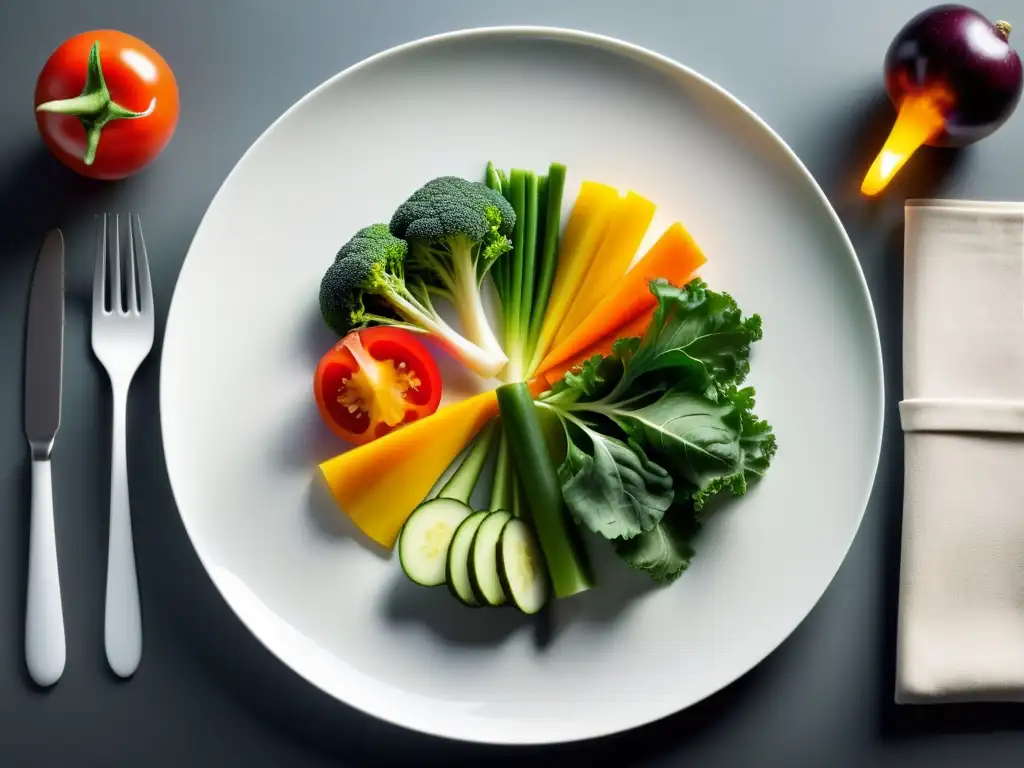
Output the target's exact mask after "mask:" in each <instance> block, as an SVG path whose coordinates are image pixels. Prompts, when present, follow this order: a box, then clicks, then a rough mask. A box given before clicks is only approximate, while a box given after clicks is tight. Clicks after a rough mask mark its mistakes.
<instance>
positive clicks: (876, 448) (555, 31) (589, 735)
mask: <svg viewBox="0 0 1024 768" xmlns="http://www.w3.org/2000/svg"><path fill="white" fill-rule="evenodd" d="M502 37H513V38H514V37H533V38H538V39H544V40H557V41H562V42H573V43H577V44H585V45H589V46H592V47H595V48H599V49H603V50H606V51H609V52H611V53H614V54H618V55H624V56H628V57H630V58H632V59H634V60H636V61H639V62H641V63H644V64H646V65H648V66H657V67H661V68H662V69H665V70H669V71H672V72H674V73H675V74H677V75H681V76H683V77H687V78H692V79H693V80H694V81H696V82H697V83H699V84H700V85H702V86H703V87H706V88H709V89H710V90H712V91H714V92H715V93H716V94H717V95H719V96H721V97H722V98H724V99H725V100H726V101H727V102H728V103H730V104H731V105H732V106H733V107H735V108H738V109H739V110H740V111H741V112H742V113H743V114H744V115H745V116H746V117H747V118H749V119H750V120H752V121H753V123H754V124H755V125H756V126H757V127H758V128H759V129H760V130H762V131H763V132H764V134H765V135H766V136H767V137H769V138H770V139H771V140H772V141H773V142H774V143H775V144H776V145H777V148H779V149H781V150H782V151H783V152H784V154H785V155H786V156H787V158H788V159H789V160H790V162H791V163H792V164H793V167H794V168H795V169H796V170H798V171H799V173H800V174H801V176H802V177H803V180H804V181H805V182H806V183H807V185H808V186H809V188H810V189H812V190H813V191H814V194H815V195H816V197H817V198H818V200H819V202H820V203H821V204H822V206H824V209H825V210H826V211H827V212H828V215H829V217H830V219H831V222H832V224H833V225H834V227H835V229H836V231H837V232H838V234H839V235H840V237H841V239H842V242H843V245H844V246H845V255H846V256H847V257H848V258H849V259H850V261H851V262H852V264H853V267H854V271H855V274H856V276H857V283H858V284H857V289H858V290H859V291H860V294H861V297H862V298H863V300H864V301H865V302H866V305H867V307H868V309H869V310H870V313H869V317H870V324H871V329H870V330H871V340H870V341H871V343H872V347H873V350H874V357H875V361H876V363H877V367H876V370H877V371H878V380H877V381H876V385H877V392H876V394H877V402H878V403H879V410H878V413H877V414H876V420H875V424H876V426H875V439H874V445H873V446H872V453H873V454H874V459H873V462H872V464H873V466H872V470H871V478H870V482H869V483H867V484H866V493H865V495H864V498H863V499H862V500H861V504H860V514H859V515H858V517H857V521H856V525H855V526H853V528H852V529H851V531H850V533H849V539H848V541H847V542H846V545H845V547H844V548H843V556H842V558H840V559H839V561H838V562H837V564H836V567H835V570H834V572H833V573H832V575H831V576H830V577H829V579H828V580H827V581H826V582H825V583H824V584H823V585H822V587H821V590H820V591H819V593H818V596H817V597H816V598H815V600H814V601H813V602H812V603H811V604H810V605H809V606H808V608H807V610H806V611H805V612H804V614H803V616H802V617H801V618H800V620H799V621H798V622H797V623H796V624H795V625H794V626H793V628H792V629H790V630H789V631H788V632H786V633H784V634H783V635H782V636H781V637H780V638H779V639H778V642H776V643H775V644H774V645H772V646H771V647H768V648H766V649H765V651H764V653H763V654H762V655H760V656H759V657H757V658H756V659H755V660H754V661H753V663H752V664H751V665H750V666H749V667H747V668H746V669H744V670H742V671H741V672H739V673H738V674H736V675H735V676H734V677H732V679H731V680H727V681H724V682H723V683H722V684H721V685H720V686H719V687H718V688H716V689H715V690H711V691H708V692H707V693H706V694H705V695H704V696H703V697H702V698H700V699H697V700H695V701H692V702H690V703H689V704H683V705H681V706H679V707H672V708H671V709H669V710H668V711H665V712H663V713H662V714H660V715H657V716H655V717H650V718H648V719H646V720H643V721H641V722H636V723H629V724H627V725H625V726H622V727H610V728H609V727H601V726H599V727H596V728H592V729H590V730H589V731H586V732H582V729H581V732H579V733H573V734H571V735H568V736H567V737H565V738H562V737H550V738H546V737H545V738H539V739H538V738H532V737H530V736H529V735H528V734H527V733H525V732H522V731H520V732H517V733H516V734H515V736H512V735H508V736H506V737H505V738H474V737H473V736H472V734H466V733H456V732H454V730H453V729H445V728H443V727H441V728H433V729H431V728H427V727H421V726H418V725H415V724H409V723H406V722H402V720H401V718H400V717H395V716H393V715H392V714H391V713H389V712H386V711H383V710H382V709H381V708H372V707H368V706H360V705H359V704H356V703H352V702H349V701H347V700H345V699H342V698H340V697H338V696H336V695H335V694H334V693H333V692H332V691H329V690H327V689H326V688H324V687H323V686H321V685H320V684H319V683H318V682H317V680H315V679H313V678H312V677H311V676H309V675H306V674H304V673H303V672H300V671H299V670H297V669H295V668H294V667H293V666H292V665H291V664H290V663H289V662H288V661H286V660H285V659H284V658H283V657H282V656H281V655H280V654H279V653H278V652H277V651H276V650H275V649H274V648H272V647H270V645H269V644H268V643H267V642H266V641H265V640H264V638H262V637H261V636H260V635H259V634H258V633H257V632H256V631H255V630H254V629H253V627H252V626H251V625H250V622H249V620H248V617H246V616H244V615H243V613H242V612H240V610H239V609H238V608H237V607H236V606H235V605H234V604H233V603H232V601H231V600H230V599H229V598H228V595H227V594H226V592H225V590H224V588H223V586H222V584H221V583H220V582H219V581H218V579H217V578H216V576H215V575H214V574H215V573H216V569H215V568H213V567H211V564H210V563H209V562H207V558H206V556H205V555H204V553H203V552H202V550H201V549H200V546H199V545H198V543H197V540H196V538H195V537H194V535H193V532H192V530H190V528H189V524H188V521H187V520H186V517H185V515H183V514H182V513H181V509H180V507H179V506H178V503H177V498H178V494H177V493H175V489H174V486H175V481H174V476H173V473H172V472H171V466H170V461H169V459H168V458H167V456H166V446H164V454H165V464H166V469H167V477H168V484H169V486H170V489H171V495H172V497H173V498H174V501H175V509H176V510H177V511H178V516H179V518H180V519H181V522H182V525H183V527H184V528H185V533H186V535H187V536H188V538H189V541H190V543H191V544H192V548H193V550H194V551H195V553H196V556H197V557H198V558H199V561H200V563H201V564H202V566H203V569H204V570H205V571H206V573H207V575H208V576H209V578H210V581H211V582H213V585H214V587H215V588H216V589H217V592H218V593H219V594H220V596H221V598H222V599H223V600H224V602H225V603H226V604H227V605H228V607H229V608H230V609H231V611H232V613H234V615H235V616H236V617H237V618H238V619H239V621H240V622H241V623H242V625H243V626H245V628H246V629H247V630H248V631H249V633H250V634H251V635H252V636H253V637H255V638H256V640H257V641H258V642H259V643H260V644H261V645H262V646H263V647H264V648H266V649H267V651H268V652H270V654H271V655H273V656H274V657H275V658H276V659H277V660H278V661H280V662H281V663H282V664H283V665H284V666H286V667H288V668H289V669H290V670H292V671H293V672H294V673H295V674H297V675H298V676H299V677H302V678H303V679H305V680H306V681H307V682H308V683H310V684H311V685H312V686H314V687H315V688H317V689H318V690H320V691H322V692H323V693H325V694H326V695H328V696H329V697H331V698H332V699H334V700H336V701H339V702H340V703H342V704H344V705H345V706H348V707H351V708H353V709H355V710H357V711H359V712H362V713H363V714H367V715H370V716H371V717H375V718H377V719H380V720H383V721H385V722H388V723H390V724H392V725H395V726H397V727H400V728H404V729H407V730H411V731H414V732H419V733H423V734H426V735H429V736H435V737H441V738H447V739H452V740H455V741H462V742H468V743H482V744H492V745H504V746H515V745H519V746H525V745H542V744H560V743H561V744H565V743H575V742H580V741H585V740H588V739H593V738H602V737H605V736H611V735H614V734H618V733H625V732H629V731H633V730H636V729H638V728H642V727H644V726H646V725H650V724H652V723H655V722H659V721H661V720H664V719H666V718H668V717H670V716H672V715H674V714H677V713H679V712H681V711H684V710H686V709H688V708H690V707H692V706H694V705H695V704H698V703H699V702H701V701H704V700H706V699H707V698H709V697H710V696H713V695H714V694H716V693H718V692H719V691H721V690H723V689H725V688H726V687H728V686H729V685H732V684H733V683H735V682H736V681H737V680H739V679H740V678H742V677H743V676H745V675H747V674H748V673H749V672H750V671H751V670H752V669H754V668H755V667H757V666H758V665H759V664H760V663H761V662H763V661H764V659H766V658H767V657H768V656H770V655H771V654H772V653H773V652H774V651H775V650H776V649H777V648H778V647H779V646H780V645H781V644H782V643H783V642H785V641H786V640H787V639H788V638H789V637H790V635H792V633H793V632H794V631H796V629H797V627H799V626H800V625H801V624H802V623H803V622H804V621H805V620H806V618H807V616H808V615H809V614H810V612H811V610H813V608H814V607H815V606H816V605H817V604H818V603H819V602H820V601H821V598H822V596H823V595H824V593H825V592H826V591H827V589H828V587H829V586H830V585H831V583H832V581H833V580H834V579H835V576H836V574H837V573H838V572H839V569H840V567H841V566H842V564H843V563H844V562H845V560H846V557H847V555H848V554H849V550H850V547H851V546H852V545H853V541H854V539H855V537H856V534H857V532H858V531H859V530H860V526H861V524H862V522H863V519H864V515H865V513H866V511H867V505H868V503H869V501H870V497H871V493H872V491H873V488H874V484H875V480H876V478H877V474H878V465H879V460H880V457H881V449H882V437H883V431H884V402H885V377H884V366H883V359H882V348H881V338H880V334H879V330H878V321H877V316H876V313H875V308H874V303H873V301H872V299H871V293H870V290H869V289H868V284H867V280H866V278H865V276H864V271H863V268H862V267H861V265H860V260H859V259H858V258H857V253H856V250H855V249H854V247H853V243H852V241H851V240H850V237H849V235H848V233H847V232H846V228H845V227H844V226H843V224H842V221H841V220H840V218H839V215H838V214H837V213H836V211H835V209H834V208H833V207H832V204H831V203H830V202H829V200H828V197H827V196H826V195H825V193H824V191H823V190H822V189H821V187H820V185H819V184H818V182H817V180H816V179H815V178H814V177H813V176H812V175H811V173H810V171H809V170H808V169H807V167H806V166H805V165H804V163H803V161H802V160H800V158H799V157H798V156H797V154H796V153H795V152H794V151H793V149H792V148H791V147H790V146H789V145H788V144H787V143H786V142H785V140H784V139H783V138H782V137H781V136H780V135H779V134H778V133H776V132H775V130H774V129H773V128H772V127H771V126H770V125H768V123H767V122H765V120H764V119H762V118H761V117H760V116H759V115H758V114H757V113H756V112H754V111H753V110H752V109H751V108H750V107H748V106H747V105H746V104H744V103H743V102H742V101H741V100H740V99H739V98H737V97H736V96H734V95H733V94H732V93H730V92H729V91H728V90H726V89H725V88H723V87H722V86H720V85H718V84H717V83H716V82H714V81H713V80H711V79H709V78H707V77H705V76H704V75H702V74H700V73H699V72H697V71H696V70H693V69H691V68H690V67H688V66H686V65H685V64H682V63H680V62H678V61H676V60H675V59H672V58H670V57H668V56H665V55H663V54H660V53H657V52H655V51H653V50H651V49H649V48H646V47H644V46H640V45H636V44H634V43H629V42H627V41H625V40H622V39H619V38H616V37H612V36H608V35H603V34H599V33H595V32H588V31H583V30H578V29H573V28H568V27H558V26H542V25H541V26H538V25H502V26H484V27H471V28H464V29H456V30H452V31H448V32H442V33H438V34H434V35H428V36H426V37H421V38H418V39H415V40H412V41H409V42H405V43H401V44H399V45H395V46H392V47H390V48H387V49H385V50H382V51H379V52H377V53H375V54H372V55H370V56H368V57H366V58H364V59H361V60H360V61H358V62H356V63H354V64H352V65H350V66H348V67H346V68H345V69H343V70H342V71H340V72H338V73H337V74H335V75H333V76H331V77H329V78H328V79H327V80H325V81H324V82H322V83H321V84H320V85H318V86H316V87H314V88H313V89H312V90H310V91H309V92H308V93H306V94H305V95H304V96H302V97H301V98H299V99H298V100H297V101H296V102H295V103H294V104H292V105H291V106H290V107H289V108H288V109H286V110H285V111H284V112H283V113H282V114H281V115H280V116H279V117H277V118H276V119H275V120H274V121H273V122H272V123H271V124H270V125H269V126H268V127H267V128H266V129H265V130H264V131H263V132H262V133H261V134H260V135H259V136H258V137H257V138H256V139H255V141H253V143H252V144H251V145H250V146H249V148H248V149H247V150H246V151H245V152H244V153H243V154H242V156H241V157H240V158H239V159H238V161H237V162H236V163H235V165H234V166H233V167H232V169H231V171H230V172H229V173H228V175H227V176H226V177H225V178H224V181H223V182H222V183H221V185H220V187H218V189H217V192H216V193H215V194H214V196H213V198H212V199H211V200H210V204H209V205H208V206H207V209H206V211H205V212H204V214H203V218H202V219H201V220H200V223H199V226H198V227H197V229H196V233H195V235H193V238H192V241H191V242H190V244H189V249H188V251H187V252H186V254H185V258H184V260H183V262H182V267H181V270H180V271H179V275H178V278H177V280H176V282H175V288H174V291H173V293H172V297H171V302H170V306H169V308H168V315H167V324H166V326H165V332H164V339H163V344H162V346H161V362H162V356H163V349H164V348H165V347H166V345H167V340H168V338H170V336H171V334H172V331H173V328H174V327H176V326H175V325H174V324H173V323H172V319H173V318H174V317H175V307H176V305H177V304H176V302H175V299H176V298H177V296H178V285H179V284H180V280H181V274H182V273H183V272H184V270H185V269H186V268H187V266H188V263H189V258H188V257H189V255H190V254H191V252H192V250H193V248H194V246H195V243H196V242H197V241H198V240H199V238H200V235H201V234H202V232H203V229H204V227H205V226H206V225H207V221H208V217H209V212H210V211H211V210H212V209H213V208H214V206H215V204H216V203H217V201H218V199H219V198H220V196H221V195H222V194H223V192H224V190H225V188H227V187H228V186H229V183H230V182H231V180H232V179H233V177H234V176H235V174H236V173H237V172H238V170H239V168H240V167H241V166H242V165H243V164H244V163H245V161H246V160H247V158H248V157H249V155H250V154H252V153H254V152H255V151H256V150H257V149H258V147H259V146H260V145H262V144H263V142H264V141H265V140H266V139H267V138H268V137H269V136H270V135H271V134H272V133H273V132H274V131H275V130H276V128H277V127H278V126H279V125H280V124H281V123H282V122H283V121H285V120H286V119H287V118H288V117H290V116H291V115H292V113H294V112H297V111H298V110H299V109H301V108H302V107H303V106H304V105H305V104H306V103H307V102H309V101H312V100H313V99H315V98H316V97H317V96H318V95H319V94H320V93H321V92H323V91H325V90H328V89H329V88H331V87H333V86H335V85H336V84H337V83H338V82H339V81H341V80H342V79H343V78H345V77H347V76H349V75H351V74H354V73H356V72H358V71H360V70H362V69H363V68H365V67H370V66H372V65H374V64H376V63H378V62H380V61H383V60H385V59H388V58H392V57H396V56H400V55H402V54H404V53H406V52H408V51H410V50H414V49H419V48H426V47H430V46H433V45H438V44H444V43H448V42H452V41H459V40H465V39H486V38H502ZM168 375H169V374H168V373H167V369H166V367H165V366H163V365H162V364H161V366H160V380H159V393H160V394H159V398H160V427H161V434H163V433H164V432H166V429H165V422H164V419H165V418H166V415H165V414H166V410H167V409H166V408H165V402H164V400H165V395H164V393H165V392H166V391H167V385H166V379H167V377H168Z"/></svg>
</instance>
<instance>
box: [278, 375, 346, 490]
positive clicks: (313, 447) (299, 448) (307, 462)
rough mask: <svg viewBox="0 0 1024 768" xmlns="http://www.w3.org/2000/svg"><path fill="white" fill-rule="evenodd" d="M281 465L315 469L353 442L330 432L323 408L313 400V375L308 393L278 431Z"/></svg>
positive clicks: (289, 467) (282, 422)
mask: <svg viewBox="0 0 1024 768" xmlns="http://www.w3.org/2000/svg"><path fill="white" fill-rule="evenodd" d="M279 436H280V439H279V443H278V447H277V449H276V450H277V451H279V455H280V462H281V466H282V467H285V468H287V469H309V471H310V472H313V471H315V470H316V468H317V465H318V464H320V463H321V462H324V461H327V460H328V459H330V458H333V457H334V456H337V455H338V454H339V453H343V452H344V451H347V450H349V449H350V448H351V447H352V446H351V445H349V444H348V443H346V442H345V441H344V440H342V439H341V438H340V437H338V436H337V435H335V434H334V433H333V432H331V430H330V428H329V427H328V426H327V425H326V424H325V423H324V420H323V419H322V418H321V417H320V411H319V409H317V407H316V403H315V402H314V400H313V386H312V377H311V378H310V387H309V396H308V398H305V399H302V400H301V405H299V406H298V407H296V409H295V412H294V413H292V414H290V415H289V417H288V418H287V419H282V421H281V430H280V432H279Z"/></svg>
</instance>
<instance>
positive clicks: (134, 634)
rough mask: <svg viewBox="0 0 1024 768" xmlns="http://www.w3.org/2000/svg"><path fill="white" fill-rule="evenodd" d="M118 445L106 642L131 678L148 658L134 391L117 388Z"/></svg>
mask: <svg viewBox="0 0 1024 768" xmlns="http://www.w3.org/2000/svg"><path fill="white" fill-rule="evenodd" d="M113 402H114V408H113V410H114V424H113V446H112V451H111V457H110V538H109V541H108V546H107V595H106V608H105V612H104V617H103V642H104V646H105V649H106V654H107V663H108V664H109V665H110V668H111V669H112V670H113V671H114V673H115V674H117V675H119V676H120V677H129V676H131V675H132V674H133V673H134V672H135V670H136V669H137V668H138V666H139V660H140V659H141V658H142V613H141V608H140V606H139V584H138V579H137V576H136V573H135V547H134V544H133V542H132V520H131V511H130V504H129V499H128V462H127V450H126V438H127V430H126V414H127V410H128V390H127V388H124V389H121V388H119V387H115V388H114V398H113Z"/></svg>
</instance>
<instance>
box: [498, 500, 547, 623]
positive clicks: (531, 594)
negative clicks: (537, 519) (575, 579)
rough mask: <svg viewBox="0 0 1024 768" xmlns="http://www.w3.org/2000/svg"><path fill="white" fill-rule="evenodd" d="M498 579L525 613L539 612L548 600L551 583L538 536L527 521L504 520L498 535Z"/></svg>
mask: <svg viewBox="0 0 1024 768" xmlns="http://www.w3.org/2000/svg"><path fill="white" fill-rule="evenodd" d="M498 578H499V579H500V580H501V588H502V590H503V591H504V592H505V595H507V596H508V598H509V600H511V601H512V602H513V603H515V604H516V607H517V608H518V609H519V610H520V611H522V612H523V613H530V614H533V613H537V611H539V610H540V609H541V608H543V607H544V604H545V603H547V601H548V597H549V596H550V594H551V583H550V580H549V579H548V569H547V565H546V564H545V562H544V554H543V553H542V552H541V550H540V546H539V545H538V544H537V537H536V536H534V534H533V530H532V529H531V528H530V526H529V525H527V524H526V523H525V522H524V521H522V520H519V519H517V518H513V519H511V520H509V521H508V522H507V523H505V526H504V527H503V528H502V529H501V536H500V537H499V538H498Z"/></svg>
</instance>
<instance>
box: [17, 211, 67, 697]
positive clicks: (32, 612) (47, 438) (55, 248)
mask: <svg viewBox="0 0 1024 768" xmlns="http://www.w3.org/2000/svg"><path fill="white" fill-rule="evenodd" d="M63 367H64V236H63V235H62V234H61V232H60V230H59V229H54V230H51V231H50V232H48V233H47V234H46V237H45V238H44V240H43V246H42V248H41V249H40V251H39V256H38V257H37V259H36V266H35V270H34V272H33V274H32V287H31V288H30V290H29V304H28V323H27V327H26V330H25V435H26V437H27V438H28V442H29V446H30V448H31V449H32V509H31V517H30V523H29V533H28V590H27V592H28V594H27V600H26V606H25V666H26V667H28V672H29V675H30V676H31V677H32V679H33V680H34V681H35V682H36V684H37V685H40V686H48V685H53V684H54V683H56V682H57V680H59V679H60V676H61V675H62V674H63V673H64V661H65V658H66V651H65V646H64V612H63V608H62V605H61V596H60V576H59V573H58V569H57V538H56V532H55V530H54V521H53V481H52V478H51V473H50V451H51V449H52V448H53V441H54V438H55V437H56V436H57V430H58V428H59V427H60V398H61V378H62V373H63Z"/></svg>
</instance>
